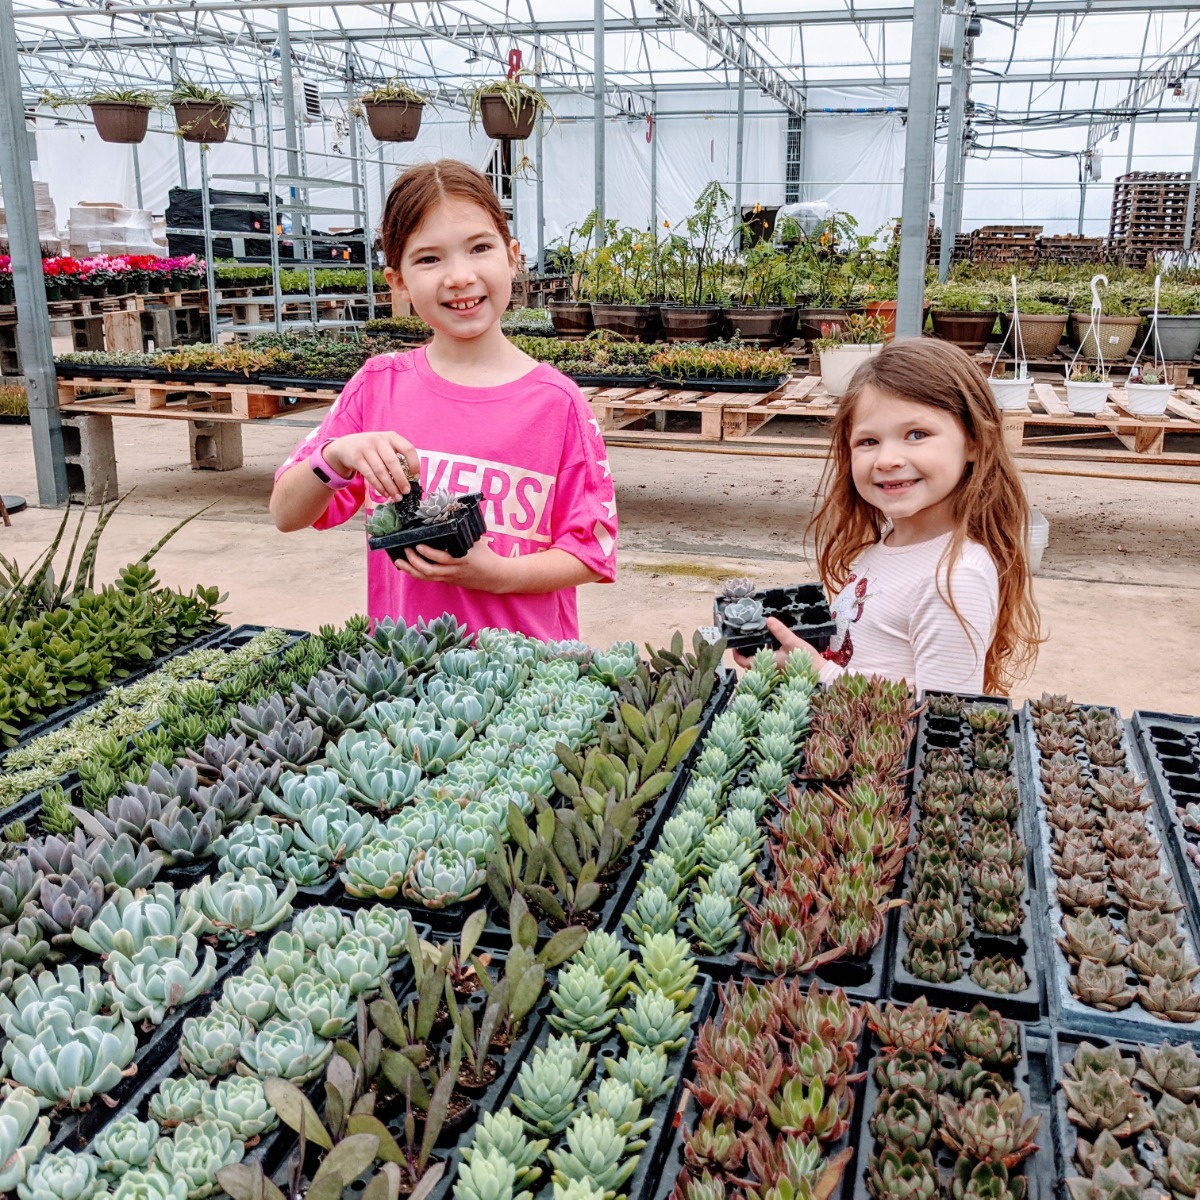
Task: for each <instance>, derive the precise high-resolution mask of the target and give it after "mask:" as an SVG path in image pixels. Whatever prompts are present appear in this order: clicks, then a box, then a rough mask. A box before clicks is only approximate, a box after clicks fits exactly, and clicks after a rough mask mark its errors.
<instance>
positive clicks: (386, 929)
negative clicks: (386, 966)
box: [354, 904, 412, 959]
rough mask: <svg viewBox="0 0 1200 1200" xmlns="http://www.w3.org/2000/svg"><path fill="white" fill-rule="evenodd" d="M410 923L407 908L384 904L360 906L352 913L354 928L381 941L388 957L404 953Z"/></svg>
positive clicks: (395, 956)
mask: <svg viewBox="0 0 1200 1200" xmlns="http://www.w3.org/2000/svg"><path fill="white" fill-rule="evenodd" d="M411 925H412V919H411V918H410V917H409V915H408V912H407V910H405V909H403V908H391V907H389V906H388V905H386V904H373V905H372V906H371V907H370V908H360V909H358V910H357V912H355V914H354V928H355V929H356V930H358V932H359V933H365V934H366V935H367V936H368V937H373V938H376V939H377V940H378V941H380V942H382V943H383V948H384V950H385V951H386V952H387V956H388V958H389V959H396V958H401V957H402V956H403V955H404V953H405V950H406V943H407V939H408V930H409V927H410V926H411Z"/></svg>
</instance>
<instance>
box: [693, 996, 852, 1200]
mask: <svg viewBox="0 0 1200 1200" xmlns="http://www.w3.org/2000/svg"><path fill="white" fill-rule="evenodd" d="M721 1001H722V1003H721V1007H720V1015H719V1016H718V1017H717V1018H716V1019H714V1020H710V1021H707V1022H705V1024H704V1025H703V1026H702V1027H701V1029H700V1032H699V1034H698V1036H697V1039H696V1046H695V1050H694V1055H693V1061H694V1067H695V1078H694V1079H692V1080H689V1082H688V1083H687V1085H686V1086H687V1088H688V1090H689V1091H690V1092H691V1093H692V1095H693V1097H694V1098H695V1100H696V1102H697V1105H698V1110H697V1108H696V1107H695V1106H693V1108H692V1112H693V1113H696V1112H697V1111H698V1114H699V1115H697V1116H696V1118H695V1123H694V1124H693V1126H692V1128H690V1129H687V1130H686V1131H685V1134H684V1163H685V1166H684V1170H683V1172H682V1173H681V1174H680V1176H679V1180H678V1183H677V1185H676V1190H675V1193H674V1195H675V1197H677V1198H678V1200H690V1198H691V1197H706V1196H725V1195H734V1194H740V1189H741V1188H743V1187H753V1189H754V1194H760V1193H761V1194H762V1195H764V1196H777V1195H778V1196H788V1195H795V1196H810V1195H811V1196H819V1195H829V1194H831V1193H833V1192H834V1190H835V1188H836V1186H837V1182H838V1180H839V1179H840V1177H841V1174H842V1172H843V1171H844V1169H845V1166H846V1161H847V1159H848V1158H849V1157H850V1156H851V1154H852V1150H851V1149H850V1148H849V1147H847V1148H846V1149H844V1150H842V1151H841V1152H839V1153H838V1154H836V1155H833V1156H827V1155H826V1147H827V1146H828V1145H829V1144H831V1143H834V1142H837V1141H838V1140H839V1139H840V1138H842V1137H843V1136H844V1135H845V1134H846V1132H847V1131H848V1129H849V1127H850V1120H851V1116H852V1112H853V1104H854V1084H855V1083H856V1082H857V1081H858V1080H860V1079H861V1078H862V1076H861V1075H856V1074H854V1073H853V1072H854V1065H855V1060H856V1057H857V1048H858V1039H859V1036H860V1033H861V1031H862V1015H861V1012H860V1011H859V1010H856V1009H855V1008H853V1007H852V1006H851V1005H850V1003H849V1002H848V1001H847V999H846V997H845V995H844V993H842V992H840V991H835V992H826V993H821V992H820V991H819V990H818V989H817V987H816V986H815V985H814V986H813V987H812V988H811V989H809V990H808V991H805V990H803V989H802V988H801V986H800V983H799V981H798V980H791V981H783V980H772V981H771V982H769V983H766V984H761V985H760V984H755V983H753V982H749V981H747V982H744V983H741V984H735V983H728V984H726V985H725V986H724V987H723V988H722V990H721ZM727 1189H729V1190H727Z"/></svg>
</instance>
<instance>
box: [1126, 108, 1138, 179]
mask: <svg viewBox="0 0 1200 1200" xmlns="http://www.w3.org/2000/svg"><path fill="white" fill-rule="evenodd" d="M1135 137H1137V113H1134V114H1133V116H1132V117H1130V118H1129V145H1128V147H1127V148H1126V150H1125V174H1126V175H1128V174H1129V172H1130V171H1132V170H1133V139H1134V138H1135Z"/></svg>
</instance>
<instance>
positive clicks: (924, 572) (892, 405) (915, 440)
mask: <svg viewBox="0 0 1200 1200" xmlns="http://www.w3.org/2000/svg"><path fill="white" fill-rule="evenodd" d="M821 490H822V497H821V500H820V505H819V508H818V510H817V513H816V515H815V517H814V518H813V521H812V524H811V526H810V527H811V528H812V529H813V530H814V532H815V538H816V546H817V563H818V567H819V570H820V573H821V580H822V582H823V583H824V585H825V588H826V591H827V592H828V593H829V594H830V596H833V597H835V598H834V599H833V601H832V608H833V612H834V617H835V620H836V622H837V632H836V634H835V635H834V637H833V640H832V642H831V643H830V646H829V649H828V650H826V651H825V652H824V654H821V653H820V652H819V651H817V650H816V649H815V648H814V647H812V646H810V645H809V644H808V643H807V642H805V641H803V640H802V639H800V638H798V637H797V636H796V635H795V634H793V633H791V632H790V631H789V630H788V629H787V627H786V626H785V625H783V624H782V623H781V622H779V621H776V620H774V619H770V620H768V622H767V626H768V628H769V629H770V631H771V632H772V633H773V634H774V635H775V637H776V639H777V640H778V641H779V643H780V645H781V647H782V650H781V652H780V654H781V655H784V654H786V653H788V652H790V651H791V650H793V649H797V648H800V649H806V650H808V651H809V652H810V653H811V654H812V656H813V658H814V660H815V662H816V665H817V667H818V668H819V673H820V677H821V681H822V682H823V683H830V682H832V681H833V680H834V679H836V678H837V676H839V675H840V674H842V673H843V672H844V671H854V672H858V673H861V674H866V675H881V676H885V677H887V678H889V679H897V680H898V679H905V680H907V681H908V682H909V684H911V685H912V686H913V687H915V688H917V689H918V690H922V689H934V690H938V691H950V692H969V693H979V692H986V693H989V694H1006V693H1007V692H1008V690H1009V688H1010V687H1011V686H1012V684H1013V682H1014V681H1015V680H1016V679H1019V678H1021V677H1023V676H1024V675H1025V674H1027V673H1028V671H1029V669H1030V668H1031V667H1032V665H1033V662H1034V660H1035V659H1036V657H1037V647H1038V644H1039V642H1040V640H1041V639H1040V635H1039V619H1038V610H1037V604H1036V602H1035V601H1034V597H1033V581H1032V574H1031V572H1030V569H1029V563H1028V559H1027V555H1026V536H1027V534H1026V530H1027V527H1028V521H1029V506H1028V504H1027V503H1026V500H1025V494H1024V492H1023V490H1022V488H1021V481H1020V476H1019V474H1018V471H1017V467H1016V464H1015V463H1014V462H1013V459H1012V457H1011V455H1010V454H1009V452H1008V448H1007V446H1006V445H1005V444H1004V438H1003V436H1002V434H1001V428H1000V417H999V412H998V410H997V408H996V405H995V402H994V401H993V399H992V395H991V391H990V390H989V388H988V385H987V380H986V379H984V377H983V375H982V374H981V372H980V371H979V368H978V367H977V366H976V365H975V363H974V362H973V361H972V360H971V359H970V358H969V357H968V356H967V355H966V354H965V353H963V351H961V350H959V349H958V348H957V347H955V346H953V345H951V344H950V343H949V342H942V341H937V340H935V339H931V338H912V339H909V340H904V341H897V342H892V343H891V344H890V345H888V346H886V347H885V348H884V349H883V350H882V351H881V352H880V353H879V354H878V355H876V356H875V357H873V358H872V359H870V360H869V361H868V362H867V363H865V364H864V365H863V366H862V367H860V368H859V370H858V371H857V373H856V374H855V376H854V379H853V380H852V381H851V385H850V390H849V391H848V392H847V394H846V396H845V398H844V399H843V401H842V403H841V405H840V407H839V409H838V413H837V417H836V418H835V421H834V426H833V441H832V446H831V448H830V455H829V459H828V462H827V463H826V467H825V473H824V476H823V478H822V489H821ZM735 658H738V660H739V661H740V662H741V663H743V665H744V664H745V659H743V658H741V657H740V656H735Z"/></svg>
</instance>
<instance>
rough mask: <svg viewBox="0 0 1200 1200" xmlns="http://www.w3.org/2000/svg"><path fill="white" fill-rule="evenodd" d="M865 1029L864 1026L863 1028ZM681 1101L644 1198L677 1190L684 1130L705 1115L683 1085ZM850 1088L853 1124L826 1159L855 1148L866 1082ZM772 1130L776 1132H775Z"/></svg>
mask: <svg viewBox="0 0 1200 1200" xmlns="http://www.w3.org/2000/svg"><path fill="white" fill-rule="evenodd" d="M719 1015H720V994H719V993H718V996H717V1004H716V1005H715V1006H714V1011H713V1016H714V1018H716V1017H719ZM864 1028H865V1027H864ZM864 1038H865V1033H864V1034H860V1035H859V1044H858V1053H857V1056H856V1059H855V1067H854V1074H856V1075H857V1074H861V1073H862V1072H863V1071H864V1070H865V1063H864V1061H863V1055H864V1050H863V1040H864ZM694 1077H695V1070H694V1069H693V1066H692V1061H691V1055H690V1054H689V1056H688V1063H687V1066H686V1067H685V1068H684V1072H683V1078H684V1079H685V1080H687V1079H693V1078H694ZM678 1090H679V1093H680V1095H679V1100H678V1102H677V1103H676V1104H675V1105H674V1106H673V1108H672V1110H671V1114H670V1117H669V1121H670V1141H669V1143H668V1145H667V1147H666V1153H665V1157H664V1160H663V1164H662V1169H661V1171H660V1173H659V1177H658V1185H657V1187H656V1188H655V1189H654V1191H653V1192H646V1193H644V1197H645V1200H668V1198H669V1197H670V1196H671V1194H672V1193H673V1192H674V1190H675V1184H676V1182H677V1180H678V1178H679V1173H680V1172H681V1171H682V1170H683V1168H684V1158H683V1147H684V1133H685V1131H686V1130H687V1129H688V1128H690V1127H691V1126H693V1125H694V1124H695V1122H696V1121H697V1120H698V1119H699V1118H700V1117H701V1116H702V1115H703V1113H702V1112H701V1110H700V1106H699V1103H698V1102H697V1100H696V1098H695V1097H694V1096H693V1095H692V1094H691V1092H689V1091H686V1090H685V1089H684V1088H683V1087H682V1085H681V1086H680V1087H679V1089H678ZM850 1090H851V1091H852V1092H853V1094H854V1107H853V1109H852V1111H851V1113H850V1127H849V1129H847V1130H846V1132H845V1133H844V1134H842V1136H841V1137H840V1138H838V1139H837V1141H835V1142H831V1143H829V1144H828V1145H826V1146H825V1147H824V1155H823V1157H825V1158H832V1157H833V1156H834V1155H835V1154H839V1153H840V1152H841V1151H843V1150H844V1149H846V1147H847V1146H851V1147H856V1140H855V1137H854V1133H855V1129H856V1127H857V1125H858V1112H859V1110H860V1108H861V1107H862V1101H863V1082H862V1081H861V1080H860V1081H859V1082H858V1083H855V1084H852V1085H851V1088H850ZM772 1132H773V1131H772ZM857 1154H858V1150H857V1148H855V1151H854V1154H853V1155H852V1156H851V1159H850V1161H849V1162H848V1163H847V1164H846V1169H845V1171H844V1173H843V1175H842V1182H841V1184H839V1185H838V1187H837V1189H836V1190H835V1191H834V1193H833V1195H834V1196H835V1197H839V1196H842V1195H843V1194H844V1189H845V1188H846V1185H847V1181H848V1180H849V1179H850V1178H851V1176H852V1174H853V1172H854V1167H855V1158H856V1157H857ZM629 1195H630V1200H633V1197H634V1193H633V1192H630V1193H629Z"/></svg>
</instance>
